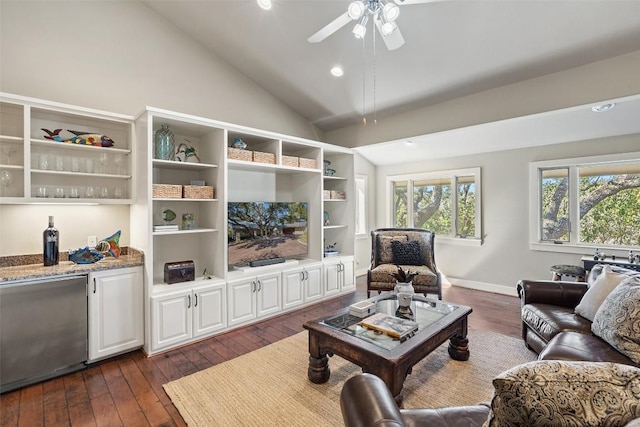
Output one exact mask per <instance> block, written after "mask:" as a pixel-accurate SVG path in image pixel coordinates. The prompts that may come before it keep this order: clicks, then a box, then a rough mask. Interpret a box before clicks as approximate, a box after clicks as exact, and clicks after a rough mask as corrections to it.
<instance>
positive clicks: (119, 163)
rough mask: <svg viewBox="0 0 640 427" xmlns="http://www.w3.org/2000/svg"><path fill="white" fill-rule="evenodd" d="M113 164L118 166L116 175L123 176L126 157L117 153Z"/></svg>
mask: <svg viewBox="0 0 640 427" xmlns="http://www.w3.org/2000/svg"><path fill="white" fill-rule="evenodd" d="M113 163H114V164H115V165H116V174H117V175H123V174H124V171H123V170H122V165H123V164H124V156H123V155H122V154H121V153H117V154H115V155H114V156H113Z"/></svg>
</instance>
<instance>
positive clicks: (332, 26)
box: [307, 12, 351, 43]
mask: <svg viewBox="0 0 640 427" xmlns="http://www.w3.org/2000/svg"><path fill="white" fill-rule="evenodd" d="M349 22H351V18H350V17H349V13H348V12H345V13H343V14H342V15H340V16H338V17H337V18H336V19H334V20H333V21H331V22H329V23H328V24H327V25H326V26H324V27H322V28H321V29H320V31H318V32H317V33H315V34H314V35H312V36H311V37H309V38H308V39H307V41H308V42H309V43H318V42H321V41H322V40H324V39H326V38H327V37H329V36H330V35H331V34H333V33H335V32H336V31H338V30H339V29H340V28H342V27H344V26H345V25H347V24H348V23H349Z"/></svg>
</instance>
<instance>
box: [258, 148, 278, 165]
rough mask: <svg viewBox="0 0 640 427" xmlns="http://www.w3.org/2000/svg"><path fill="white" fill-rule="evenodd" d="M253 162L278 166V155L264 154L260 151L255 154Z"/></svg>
mask: <svg viewBox="0 0 640 427" xmlns="http://www.w3.org/2000/svg"><path fill="white" fill-rule="evenodd" d="M253 161H254V162H256V163H270V164H272V165H275V164H276V155H275V154H273V153H262V152H260V151H254V152H253Z"/></svg>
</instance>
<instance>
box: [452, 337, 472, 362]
mask: <svg viewBox="0 0 640 427" xmlns="http://www.w3.org/2000/svg"><path fill="white" fill-rule="evenodd" d="M449 356H451V358H452V359H454V360H461V361H465V360H469V340H468V339H467V337H463V336H461V335H454V336H452V337H451V340H450V341H449Z"/></svg>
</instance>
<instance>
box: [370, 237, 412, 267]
mask: <svg viewBox="0 0 640 427" xmlns="http://www.w3.org/2000/svg"><path fill="white" fill-rule="evenodd" d="M377 239H378V242H377V245H376V247H377V248H378V253H377V257H378V262H377V264H389V263H393V251H392V249H391V242H394V241H395V242H406V241H407V236H406V235H398V236H380V235H379V236H377Z"/></svg>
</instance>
